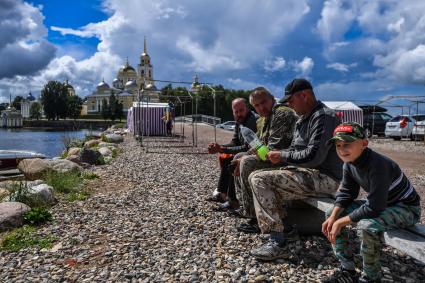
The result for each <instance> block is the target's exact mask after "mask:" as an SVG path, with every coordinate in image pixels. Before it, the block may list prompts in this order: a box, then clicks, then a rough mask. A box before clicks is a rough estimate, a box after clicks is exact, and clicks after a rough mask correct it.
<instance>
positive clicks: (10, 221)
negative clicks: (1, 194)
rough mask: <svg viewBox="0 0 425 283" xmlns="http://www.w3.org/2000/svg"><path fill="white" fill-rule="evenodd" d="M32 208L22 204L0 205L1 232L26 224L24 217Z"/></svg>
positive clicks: (2, 203) (9, 203)
mask: <svg viewBox="0 0 425 283" xmlns="http://www.w3.org/2000/svg"><path fill="white" fill-rule="evenodd" d="M30 209H31V208H30V207H29V206H28V205H26V204H23V203H20V202H1V203H0V232H3V231H6V230H7V229H10V228H15V227H20V226H22V224H23V223H24V217H23V215H24V214H25V212H27V211H29V210H30Z"/></svg>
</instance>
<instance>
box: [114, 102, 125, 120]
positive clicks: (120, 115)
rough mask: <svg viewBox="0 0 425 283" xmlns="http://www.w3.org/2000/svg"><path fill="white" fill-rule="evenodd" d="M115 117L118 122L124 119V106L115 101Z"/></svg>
mask: <svg viewBox="0 0 425 283" xmlns="http://www.w3.org/2000/svg"><path fill="white" fill-rule="evenodd" d="M115 117H116V118H117V119H119V120H120V122H121V119H122V118H123V117H124V105H123V104H122V103H121V102H119V101H117V106H116V107H115Z"/></svg>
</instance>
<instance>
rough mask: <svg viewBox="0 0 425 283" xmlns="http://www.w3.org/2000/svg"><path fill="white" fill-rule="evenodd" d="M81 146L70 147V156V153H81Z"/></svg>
mask: <svg viewBox="0 0 425 283" xmlns="http://www.w3.org/2000/svg"><path fill="white" fill-rule="evenodd" d="M80 150H81V149H80V148H79V147H71V148H70V149H68V156H70V155H78V154H80Z"/></svg>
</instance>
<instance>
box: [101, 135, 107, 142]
mask: <svg viewBox="0 0 425 283" xmlns="http://www.w3.org/2000/svg"><path fill="white" fill-rule="evenodd" d="M100 140H101V141H103V142H108V139H107V138H106V135H105V134H102V135H101V136H100Z"/></svg>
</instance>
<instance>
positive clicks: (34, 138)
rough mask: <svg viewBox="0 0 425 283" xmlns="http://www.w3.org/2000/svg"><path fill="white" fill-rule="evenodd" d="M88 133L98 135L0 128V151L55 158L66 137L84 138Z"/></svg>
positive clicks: (84, 131) (80, 132)
mask: <svg viewBox="0 0 425 283" xmlns="http://www.w3.org/2000/svg"><path fill="white" fill-rule="evenodd" d="M90 133H98V131H90V130H79V131H46V130H40V131H37V130H33V129H31V130H27V129H4V128H0V149H4V150H8V149H9V150H12V149H14V150H30V151H35V152H38V153H43V154H44V155H46V156H47V157H55V156H59V155H60V154H61V152H62V151H63V150H64V148H65V146H64V143H63V140H64V139H66V138H68V137H71V138H84V136H85V135H86V134H90Z"/></svg>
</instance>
